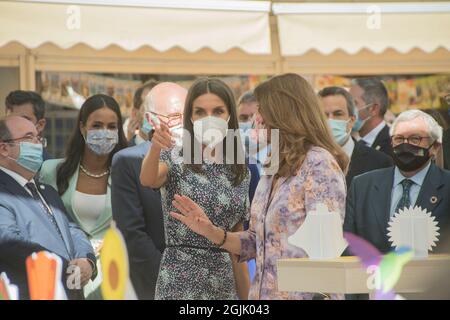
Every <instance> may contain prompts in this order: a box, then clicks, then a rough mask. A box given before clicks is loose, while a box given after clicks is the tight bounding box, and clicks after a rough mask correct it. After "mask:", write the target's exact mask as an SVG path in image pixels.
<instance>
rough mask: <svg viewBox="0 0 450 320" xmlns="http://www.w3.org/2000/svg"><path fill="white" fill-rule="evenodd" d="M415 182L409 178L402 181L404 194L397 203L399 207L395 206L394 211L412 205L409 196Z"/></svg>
mask: <svg viewBox="0 0 450 320" xmlns="http://www.w3.org/2000/svg"><path fill="white" fill-rule="evenodd" d="M413 184H414V182H412V181H411V180H409V179H404V180H403V181H402V182H401V185H402V187H403V194H402V197H401V199H400V201H399V202H398V204H397V207H396V208H395V211H394V213H397V212H398V211H399V210H400V209H404V208H405V207H406V208H409V206H410V205H411V199H410V198H409V191H410V190H411V186H412V185H413Z"/></svg>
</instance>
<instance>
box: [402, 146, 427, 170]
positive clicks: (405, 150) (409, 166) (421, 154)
mask: <svg viewBox="0 0 450 320" xmlns="http://www.w3.org/2000/svg"><path fill="white" fill-rule="evenodd" d="M432 146H433V145H431V146H430V147H429V148H422V147H419V146H415V145H412V144H409V143H402V144H399V145H398V146H395V147H394V155H393V158H394V163H395V165H396V166H397V167H398V168H399V169H400V170H401V171H405V172H410V171H415V170H417V169H419V168H420V167H422V166H423V165H424V164H425V163H427V161H428V160H430V149H431V147H432Z"/></svg>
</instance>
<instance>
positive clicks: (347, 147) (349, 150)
mask: <svg viewBox="0 0 450 320" xmlns="http://www.w3.org/2000/svg"><path fill="white" fill-rule="evenodd" d="M342 149H343V150H344V152H345V154H346V155H347V156H348V157H349V158H351V157H352V154H353V150H355V141H353V139H352V137H349V138H348V139H347V142H346V143H344V145H343V146H342Z"/></svg>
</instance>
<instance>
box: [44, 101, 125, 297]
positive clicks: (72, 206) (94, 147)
mask: <svg viewBox="0 0 450 320" xmlns="http://www.w3.org/2000/svg"><path fill="white" fill-rule="evenodd" d="M77 123H78V124H79V126H78V127H76V128H75V131H74V133H73V135H72V138H71V139H70V141H69V143H68V146H67V151H66V157H65V158H64V159H55V160H47V161H45V162H44V164H43V165H42V168H41V174H40V180H41V181H42V182H43V183H47V184H50V185H52V186H53V187H54V188H55V189H56V190H57V191H58V193H59V194H60V195H61V199H62V200H63V202H64V205H65V207H66V211H67V214H68V215H69V219H71V220H73V221H74V222H76V223H77V224H78V225H79V226H80V227H81V229H82V230H83V231H84V232H86V234H87V235H88V236H89V239H90V240H91V243H92V245H93V247H94V250H95V251H96V254H97V255H98V253H99V249H100V247H101V243H102V240H103V236H104V234H105V232H106V230H107V229H108V227H109V224H110V222H111V217H112V210H111V191H110V185H111V179H110V167H111V160H112V157H113V155H114V154H115V153H116V152H117V151H119V150H121V149H123V148H125V147H126V146H127V142H126V138H125V135H124V133H123V130H122V116H121V113H120V107H119V105H118V104H117V102H116V101H115V100H114V98H112V97H110V96H106V95H102V94H97V95H93V96H92V97H90V98H88V99H87V100H86V101H85V102H84V104H83V105H82V107H81V109H80V113H79V115H78V122H77ZM97 271H98V272H99V275H98V276H97V277H96V279H95V280H94V281H93V282H90V283H89V284H88V285H87V286H86V287H85V288H84V292H85V295H86V297H88V298H93V299H99V298H101V294H100V288H99V286H100V283H101V274H100V268H99V265H98V264H97Z"/></svg>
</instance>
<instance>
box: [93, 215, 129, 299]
mask: <svg viewBox="0 0 450 320" xmlns="http://www.w3.org/2000/svg"><path fill="white" fill-rule="evenodd" d="M100 261H101V268H102V273H103V281H102V285H101V289H102V295H103V299H105V300H124V299H125V292H126V289H127V283H128V281H129V280H128V272H129V269H128V268H129V266H128V253H127V248H126V246H125V241H124V239H123V237H122V234H121V233H120V231H119V230H118V229H117V228H116V226H115V223H114V222H112V223H111V228H110V229H108V231H107V232H106V234H105V237H104V240H103V247H102V249H101V251H100Z"/></svg>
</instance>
